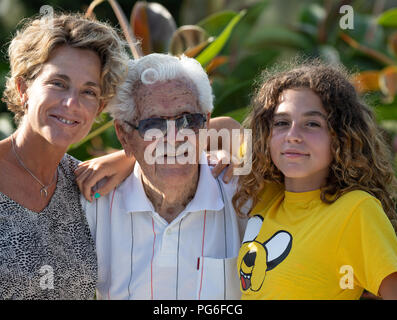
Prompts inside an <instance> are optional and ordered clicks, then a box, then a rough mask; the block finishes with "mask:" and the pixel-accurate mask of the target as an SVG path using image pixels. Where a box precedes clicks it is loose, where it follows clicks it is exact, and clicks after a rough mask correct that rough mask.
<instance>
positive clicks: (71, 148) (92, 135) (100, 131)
mask: <svg viewBox="0 0 397 320" xmlns="http://www.w3.org/2000/svg"><path fill="white" fill-rule="evenodd" d="M112 126H113V120H110V121H108V122H106V123H105V124H104V125H102V126H101V127H99V128H98V129H96V130H94V131H92V132H91V133H90V134H89V135H87V136H86V137H85V138H84V139H83V140H81V141H79V142H77V143H75V144H72V145H71V146H70V147H69V149H68V151H70V150H73V149H76V148H78V147H79V146H81V145H82V144H84V143H86V142H87V141H88V140H91V139H92V138H93V137H96V136H97V135H99V134H101V133H102V132H104V131H105V130H106V129H108V128H110V127H112Z"/></svg>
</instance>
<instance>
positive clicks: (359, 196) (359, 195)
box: [335, 190, 382, 207]
mask: <svg viewBox="0 0 397 320" xmlns="http://www.w3.org/2000/svg"><path fill="white" fill-rule="evenodd" d="M335 202H336V203H337V204H338V205H343V206H348V207H350V206H352V207H356V206H363V205H365V204H370V203H371V204H372V205H376V204H378V205H379V206H381V207H382V205H381V202H380V201H379V200H378V199H377V198H376V197H374V196H373V195H371V194H370V193H368V192H366V191H363V190H353V191H349V192H347V193H345V194H343V195H342V196H341V197H340V198H339V199H337V200H336V201H335Z"/></svg>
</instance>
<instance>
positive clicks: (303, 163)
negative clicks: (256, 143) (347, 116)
mask: <svg viewBox="0 0 397 320" xmlns="http://www.w3.org/2000/svg"><path fill="white" fill-rule="evenodd" d="M280 98H281V99H280V101H281V102H280V104H279V105H278V106H277V108H276V109H275V111H274V117H273V123H272V130H271V137H270V154H271V157H272V161H273V163H274V164H275V166H276V167H277V168H278V169H279V170H280V171H281V172H282V173H283V174H284V182H285V188H286V190H287V191H291V192H305V191H311V190H315V189H319V188H320V187H321V186H323V185H324V184H325V181H326V178H327V176H328V168H329V165H330V163H331V161H332V154H331V137H330V133H329V130H328V126H327V112H326V111H325V110H324V108H323V106H322V103H321V100H320V98H319V97H318V96H317V95H316V94H315V93H314V92H313V91H312V90H310V89H304V88H302V89H288V90H285V91H284V92H283V93H282V94H281V97H280Z"/></svg>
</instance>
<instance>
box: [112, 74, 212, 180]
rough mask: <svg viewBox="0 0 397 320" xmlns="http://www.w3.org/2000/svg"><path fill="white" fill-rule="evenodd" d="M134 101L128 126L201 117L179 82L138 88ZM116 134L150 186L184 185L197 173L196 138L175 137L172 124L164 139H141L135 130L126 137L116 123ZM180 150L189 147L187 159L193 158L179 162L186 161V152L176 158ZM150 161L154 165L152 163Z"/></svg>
mask: <svg viewBox="0 0 397 320" xmlns="http://www.w3.org/2000/svg"><path fill="white" fill-rule="evenodd" d="M134 98H135V103H136V108H137V110H136V111H137V112H136V118H135V119H131V120H129V122H131V123H133V124H134V125H136V126H138V124H139V121H141V120H145V119H151V118H163V119H171V120H172V119H174V118H176V117H178V116H181V115H184V114H195V113H202V111H201V110H200V107H199V103H198V99H197V95H196V93H195V92H194V91H193V90H192V88H190V87H189V86H188V85H187V84H186V83H185V82H183V81H181V80H168V81H165V82H158V83H155V84H151V85H141V86H140V87H139V88H138V89H137V90H136V92H135V93H134ZM207 118H209V115H208V117H207ZM207 123H208V121H207ZM116 131H117V134H118V136H119V140H120V141H121V143H122V145H123V147H124V149H125V150H126V151H127V153H131V154H132V155H133V156H134V157H135V158H136V160H137V161H138V163H139V165H140V166H141V169H142V172H143V174H144V176H145V178H146V179H147V180H149V181H150V183H152V184H153V185H155V186H161V185H163V186H167V187H172V185H175V186H176V185H181V184H186V183H188V181H191V180H192V176H194V174H196V173H197V170H198V161H199V158H200V154H201V151H202V148H201V147H200V146H199V143H198V141H199V138H198V134H196V135H190V136H189V137H185V138H183V136H181V135H180V134H179V135H177V132H176V130H175V122H168V130H167V135H166V136H165V137H163V136H160V137H158V135H157V138H156V139H154V138H153V139H146V138H145V139H144V138H143V137H142V136H141V135H140V134H139V132H138V130H135V129H134V130H132V132H130V133H126V132H125V131H124V130H123V129H122V127H121V126H120V124H119V123H118V122H116ZM145 140H148V141H145ZM184 146H190V151H189V152H190V154H189V156H193V157H194V158H189V161H184V162H183V161H180V160H181V157H182V158H184V159H188V157H187V152H185V153H182V154H180V152H181V150H182V152H183V151H184V150H185V151H187V150H188V149H186V148H184ZM156 149H157V150H156ZM192 150H193V152H192ZM156 152H157V154H158V155H159V157H157V158H155V157H154V156H155V154H156ZM154 158H155V161H152V160H153V159H154ZM153 162H154V163H153ZM181 162H182V163H181ZM186 162H187V163H186Z"/></svg>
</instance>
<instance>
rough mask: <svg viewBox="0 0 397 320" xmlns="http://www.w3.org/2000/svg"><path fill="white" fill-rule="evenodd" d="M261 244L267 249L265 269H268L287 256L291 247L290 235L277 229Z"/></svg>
mask: <svg viewBox="0 0 397 320" xmlns="http://www.w3.org/2000/svg"><path fill="white" fill-rule="evenodd" d="M263 246H264V247H265V248H266V251H267V270H268V271H269V270H272V269H274V268H275V267H277V266H278V265H279V264H280V263H281V262H282V261H283V260H284V259H285V258H286V257H287V256H288V254H289V252H290V251H291V247H292V236H291V234H290V233H289V232H287V231H284V230H281V231H278V232H276V233H275V234H274V235H273V236H272V237H271V238H270V239H269V240H268V241H266V242H265V243H264V244H263Z"/></svg>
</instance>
